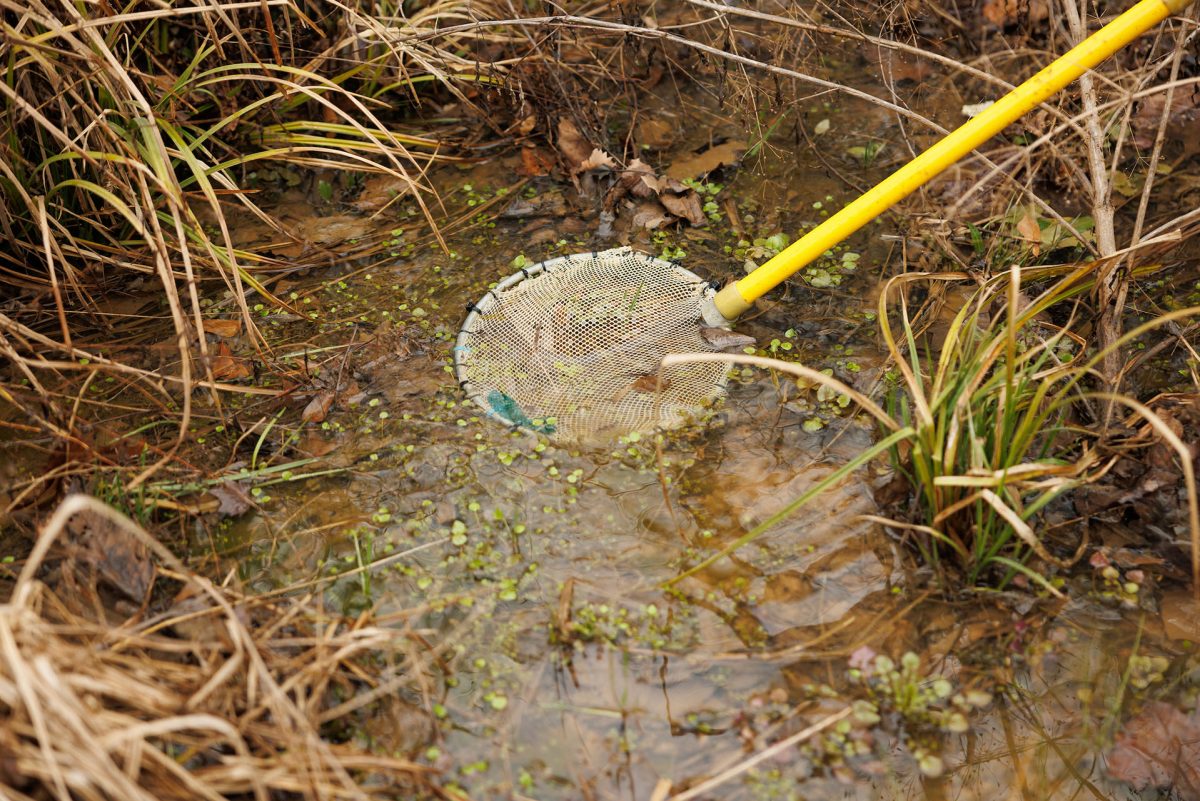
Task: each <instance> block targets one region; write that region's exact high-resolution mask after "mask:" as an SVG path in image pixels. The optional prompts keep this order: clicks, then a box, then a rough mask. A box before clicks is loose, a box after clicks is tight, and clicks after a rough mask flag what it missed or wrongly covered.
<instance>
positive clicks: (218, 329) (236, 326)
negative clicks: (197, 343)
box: [203, 320, 242, 337]
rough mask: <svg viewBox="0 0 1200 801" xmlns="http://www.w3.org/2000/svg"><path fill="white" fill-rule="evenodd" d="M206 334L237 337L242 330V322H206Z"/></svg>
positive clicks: (204, 322)
mask: <svg viewBox="0 0 1200 801" xmlns="http://www.w3.org/2000/svg"><path fill="white" fill-rule="evenodd" d="M203 324H204V333H206V334H216V335H217V336H219V337H236V336H237V335H238V334H239V333H240V332H241V330H242V321H241V320H204V321H203Z"/></svg>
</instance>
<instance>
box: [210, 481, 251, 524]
mask: <svg viewBox="0 0 1200 801" xmlns="http://www.w3.org/2000/svg"><path fill="white" fill-rule="evenodd" d="M208 494H209V495H211V496H213V497H214V498H216V499H217V503H218V504H219V506H217V514H219V515H220V516H221V517H237V516H238V515H240V514H242V513H244V512H248V511H250V510H251V509H253V508H254V501H253V500H252V499H251V498H250V493H248V492H246V489H245V487H243V486H242V485H241V484H239V483H237V482H236V481H226V482H225V483H224V484H219V485H217V486H215V487H212V488H210V489H209V491H208Z"/></svg>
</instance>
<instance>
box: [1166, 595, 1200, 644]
mask: <svg viewBox="0 0 1200 801" xmlns="http://www.w3.org/2000/svg"><path fill="white" fill-rule="evenodd" d="M1159 606H1160V609H1161V610H1162V621H1163V629H1164V630H1165V632H1166V635H1167V636H1168V637H1170V638H1171V639H1172V640H1189V641H1191V642H1200V601H1197V600H1196V597H1195V596H1194V595H1192V592H1191V590H1175V591H1173V592H1168V593H1164V594H1163V597H1162V601H1161V603H1160V605H1159Z"/></svg>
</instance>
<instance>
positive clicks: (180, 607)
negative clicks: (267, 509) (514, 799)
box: [0, 495, 435, 801]
mask: <svg viewBox="0 0 1200 801" xmlns="http://www.w3.org/2000/svg"><path fill="white" fill-rule="evenodd" d="M73 516H82V517H86V518H87V519H88V520H89V521H90V523H91V525H93V526H102V527H107V529H108V530H109V531H110V532H119V533H120V536H121V537H125V538H128V540H127V541H129V542H137V543H140V544H141V545H142V546H143V547H145V548H146V549H148V550H149V551H150V552H152V553H153V554H154V555H155V557H156V558H157V560H158V561H159V563H160V569H159V575H160V579H162V580H166V581H167V582H177V583H179V584H181V585H182V587H183V589H182V591H181V592H180V593H179V594H178V595H177V596H176V601H175V602H174V603H173V605H171V607H170V608H169V609H168V610H167V611H165V612H163V613H161V614H154V615H150V616H142V615H135V616H134V617H132V618H130V619H128V620H124V621H119V622H113V621H111V620H108V619H106V617H104V616H102V615H101V614H98V613H97V612H96V609H95V607H90V606H89V605H88V604H86V603H84V602H82V601H81V596H82V597H84V598H86V596H87V594H88V593H80V592H79V590H78V587H75V588H72V587H71V586H70V582H69V581H66V580H65V579H66V575H67V570H66V568H65V567H60V569H59V570H58V571H57V573H58V575H59V577H60V580H61V581H63V582H64V584H63V586H62V587H61V589H56V588H54V587H52V586H50V585H49V584H47V583H44V582H43V581H40V580H39V579H38V578H37V576H38V575H39V574H40V573H44V572H45V569H44V568H45V558H46V555H47V553H48V552H50V550H51V548H52V546H56V545H57V543H56V540H58V539H59V538H60V535H61V533H62V532H63V531H64V529H65V527H66V526H67V524H68V521H69V520H70V519H72V517H73ZM76 519H78V518H76ZM110 614H111V613H110ZM385 624H386V625H385ZM432 658H434V655H433V653H432V652H430V651H429V650H428V649H426V648H425V647H424V646H423V645H422V642H421V640H420V639H419V637H417V636H415V635H414V634H413V633H412V632H411V631H409V630H408V629H407V628H406V627H405V624H404V620H403V616H399V615H397V616H394V617H393V618H392V619H390V620H387V621H382V620H369V619H366V618H364V619H359V620H350V619H343V618H340V617H338V616H335V615H330V614H327V613H326V612H324V611H323V610H322V609H321V608H320V605H319V602H318V599H317V598H314V597H313V596H297V597H292V598H288V599H286V600H274V601H271V602H264V601H261V600H254V599H247V598H245V597H242V596H240V595H238V594H237V593H236V592H233V591H230V590H229V589H227V588H224V587H220V586H217V585H215V584H213V583H212V582H210V581H208V580H207V579H205V578H202V577H200V576H197V575H195V574H193V573H192V572H191V571H189V570H187V569H186V568H184V567H183V566H182V565H181V564H180V563H179V562H178V561H177V560H176V559H174V557H172V556H171V554H170V553H169V552H167V551H166V550H165V549H163V548H162V546H161V545H159V544H158V543H157V542H156V541H155V540H154V539H153V538H151V537H150V536H149V535H147V534H146V533H145V532H144V531H142V530H141V529H140V528H139V527H138V526H136V525H135V524H133V523H132V522H131V521H129V520H128V519H127V518H125V517H123V516H122V515H120V514H119V513H117V512H115V511H113V510H112V509H110V508H109V507H107V506H105V505H103V504H101V503H100V502H99V501H96V500H95V499H93V498H89V497H87V496H83V495H73V496H70V497H69V498H67V499H66V501H64V503H63V504H62V505H61V506H60V507H59V508H58V510H57V511H56V512H55V514H54V515H53V516H52V517H51V518H50V520H49V521H48V522H47V523H46V525H45V526H44V527H43V528H42V531H41V536H40V538H39V541H38V545H37V546H36V548H35V552H34V554H33V556H32V557H31V558H30V559H29V561H27V562H26V563H25V565H24V569H23V571H22V573H21V575H20V578H19V580H18V581H17V583H16V585H15V587H14V588H13V592H12V595H11V598H10V600H9V602H8V603H6V604H4V605H0V797H3V798H7V799H20V800H21V801H24V800H25V799H35V798H39V799H40V798H54V799H60V800H61V801H68V799H96V800H97V801H98V800H99V799H113V800H114V801H116V800H117V799H120V801H134V799H138V800H142V801H168V800H169V799H180V801H182V800H183V799H187V800H188V801H192V800H193V799H241V798H254V799H258V800H259V801H265V799H269V798H283V797H287V798H291V797H298V798H321V799H342V798H346V799H350V798H356V799H363V798H368V797H406V798H415V797H420V796H423V795H425V794H426V793H433V792H435V791H434V790H433V789H432V785H431V782H430V780H431V775H430V773H429V769H428V768H427V767H425V766H422V765H418V764H415V763H413V762H411V761H409V760H408V759H406V758H405V757H404V756H401V755H397V756H387V755H381V754H378V753H372V752H370V751H368V750H366V749H364V748H362V747H360V746H356V745H354V744H351V743H342V744H337V743H332V742H330V741H329V740H328V739H327V738H325V737H323V732H328V731H330V730H331V729H336V728H337V727H339V726H343V725H353V724H354V721H355V720H356V716H357V715H360V714H362V713H363V710H364V709H365V708H366V707H368V706H369V705H370V704H372V703H375V702H376V700H377V699H378V698H380V697H389V696H396V695H401V694H404V693H406V692H408V691H409V690H411V688H412V687H414V686H416V685H417V684H418V682H417V681H416V679H417V678H418V677H419V674H420V673H421V671H422V670H424V669H425V668H426V667H427V666H428V661H429V660H430V659H432Z"/></svg>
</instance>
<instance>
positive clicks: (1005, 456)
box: [663, 265, 1200, 595]
mask: <svg viewBox="0 0 1200 801" xmlns="http://www.w3.org/2000/svg"><path fill="white" fill-rule="evenodd" d="M1057 273H1061V270H1060V269H1058V268H1025V269H1024V270H1022V269H1020V268H1017V267H1013V268H1012V269H1011V270H1010V271H1009V272H1008V273H1005V274H1001V275H999V276H996V277H994V278H992V279H990V280H989V281H988V282H987V283H985V284H984V285H983V286H982V287H980V289H979V290H978V291H976V292H975V293H974V294H973V295H972V296H971V297H970V298H969V299H968V300H967V301H966V302H965V303H963V305H962V306H961V308H959V309H958V310H957V311H955V312H954V314H953V317H952V319H951V320H950V321H949V324H948V325H947V326H946V328H945V331H944V334H939V335H938V336H934V335H932V334H929V333H927V332H925V331H923V330H922V328H921V326H919V325H918V324H917V323H916V322H915V321H914V320H915V318H917V317H919V316H920V315H912V314H910V312H909V308H908V301H907V298H906V296H905V293H904V292H903V291H897V290H904V289H906V288H908V287H909V286H910V285H913V284H916V283H928V284H942V283H952V282H961V281H967V280H970V277H969V276H967V275H965V274H962V273H941V274H934V273H907V274H904V275H901V276H898V277H896V278H893V279H892V280H891V281H889V282H888V283H887V285H886V286H885V288H884V291H883V293H882V294H881V296H880V300H879V315H878V319H879V323H880V330H881V333H882V335H883V339H884V342H885V343H886V346H887V348H888V351H889V353H890V355H891V363H892V365H893V367H892V370H891V371H889V373H888V377H887V379H886V380H887V388H886V399H885V403H884V405H883V406H882V407H881V406H880V405H878V404H876V403H875V402H874V401H872V400H871V399H870V398H867V397H865V396H864V395H862V394H861V393H859V392H856V391H855V390H854V389H852V388H850V387H848V386H846V385H845V384H843V383H842V382H840V381H838V380H837V379H836V378H833V377H832V376H829V375H826V374H824V373H822V372H819V371H817V370H813V369H810V368H807V367H804V366H802V365H798V364H795V363H790V362H783V361H778V360H774V359H767V358H762V357H754V356H732V355H724V354H709V355H705V356H700V355H697V354H686V355H676V356H667V357H666V358H665V359H664V360H663V364H664V366H666V365H671V364H678V363H684V362H689V361H728V362H740V363H749V364H755V365H758V366H761V367H768V368H770V369H774V370H779V371H781V372H785V373H790V374H793V375H796V376H799V377H802V378H804V379H805V380H806V381H807V382H809V383H815V384H822V385H825V386H828V387H830V388H832V389H833V390H835V391H836V392H839V393H843V394H845V395H846V396H847V397H849V398H850V399H851V400H852V401H853V402H854V403H856V404H857V405H858V406H859V407H860V408H861V409H863V410H864V411H866V412H867V413H869V414H870V415H872V416H873V417H874V418H875V419H876V420H877V421H878V423H879V424H880V425H881V427H882V429H883V436H882V438H881V439H880V440H879V441H878V442H876V443H875V444H874V445H873V446H872V447H870V448H868V449H867V450H865V451H863V452H862V453H861V454H859V455H858V456H856V457H855V458H854V459H852V460H851V461H850V462H848V463H847V464H845V465H843V466H842V467H840V468H838V469H837V470H835V471H834V472H832V473H831V474H830V475H829V476H827V477H826V478H825V479H824V480H823V481H821V482H818V483H817V484H815V485H814V486H813V487H811V488H810V489H809V490H807V491H806V492H805V493H804V494H803V495H801V496H800V497H798V498H796V499H795V500H793V501H792V502H791V503H789V504H788V505H787V506H786V507H784V508H783V509H782V510H781V511H779V512H777V513H776V514H774V515H772V516H771V517H770V518H768V519H767V520H764V521H763V522H761V523H759V524H758V525H757V526H755V527H754V528H753V529H751V530H750V531H749V532H747V533H746V534H744V535H742V536H741V537H739V538H737V539H736V540H735V541H734V542H733V543H731V544H730V545H729V546H728V547H726V548H725V549H724V550H722V551H721V552H719V553H717V554H714V555H712V556H710V557H709V558H707V559H705V560H704V561H702V562H701V563H700V564H698V565H696V566H694V567H692V568H691V569H689V570H687V571H686V572H684V573H682V574H681V575H680V576H678V577H676V578H675V579H673V580H672V581H671V582H669V583H672V584H673V583H675V582H677V581H679V580H680V579H682V578H684V577H685V576H689V575H692V574H694V573H696V572H698V571H700V570H703V569H704V568H706V567H708V566H709V565H711V564H713V563H714V562H716V561H717V560H718V559H721V558H723V557H724V556H726V555H728V554H729V553H732V552H733V551H734V550H736V549H738V548H740V547H742V546H743V545H745V544H747V543H749V542H751V541H753V540H754V539H757V538H758V537H759V536H761V535H762V534H764V533H765V532H766V531H768V530H769V529H770V528H772V527H773V526H774V525H776V524H777V523H779V522H780V521H782V520H784V519H786V518H787V517H789V516H791V515H792V514H794V513H795V512H796V511H797V510H799V509H800V508H801V507H803V506H805V505H806V504H808V503H809V502H810V501H811V500H813V499H814V498H816V497H817V496H818V495H820V494H821V493H823V492H824V491H825V490H826V489H828V488H830V487H831V486H833V485H835V484H836V483H838V482H840V481H841V480H842V479H843V478H845V477H846V476H847V475H849V474H850V473H851V472H852V471H854V470H855V469H857V468H859V467H861V466H863V465H865V464H867V463H868V462H870V461H871V460H872V459H875V458H876V457H877V456H880V455H881V454H885V453H886V454H887V455H888V457H889V458H890V460H891V463H892V466H893V468H894V470H895V471H896V475H897V476H898V477H899V478H900V479H902V480H903V482H904V483H905V485H906V489H907V492H906V495H907V498H908V502H907V503H904V504H901V506H903V507H904V508H900V509H892V510H889V511H890V514H891V515H892V517H889V518H884V517H876V516H872V517H871V519H873V520H875V521H877V522H881V523H883V524H885V525H888V526H890V527H892V528H894V529H898V530H901V531H903V532H905V533H906V535H908V537H909V539H910V540H911V542H912V543H914V545H915V546H916V550H917V551H918V553H919V555H920V557H921V559H922V561H923V562H925V563H926V564H928V565H930V566H932V567H933V568H934V570H935V571H936V572H937V574H938V576H939V577H940V579H941V580H942V583H943V586H945V587H953V586H958V585H960V584H962V583H966V584H968V585H972V586H974V585H985V586H990V587H996V588H1003V587H1005V586H1007V585H1008V584H1009V583H1010V582H1011V581H1012V579H1013V578H1014V577H1015V576H1017V575H1023V576H1025V577H1026V578H1027V579H1029V580H1030V581H1032V582H1034V583H1035V584H1036V585H1038V586H1040V587H1041V588H1042V589H1044V590H1045V591H1047V592H1049V593H1051V594H1054V595H1059V594H1060V592H1059V589H1058V587H1057V585H1058V581H1057V580H1056V579H1055V578H1054V576H1053V575H1052V574H1053V572H1054V571H1055V570H1056V569H1066V568H1068V567H1070V566H1071V565H1072V564H1074V563H1075V562H1076V561H1077V560H1078V559H1079V557H1080V556H1081V555H1082V554H1083V553H1084V551H1085V549H1086V546H1087V542H1086V541H1083V542H1078V543H1074V544H1071V546H1070V548H1069V549H1068V551H1067V552H1066V553H1056V549H1055V548H1054V547H1052V545H1051V544H1048V543H1047V541H1046V537H1045V532H1046V530H1047V528H1048V527H1047V526H1046V525H1045V515H1046V513H1047V512H1048V511H1049V510H1051V509H1052V508H1053V504H1054V502H1055V501H1056V500H1058V499H1060V498H1063V497H1064V496H1066V495H1067V494H1069V493H1070V492H1071V491H1072V490H1074V489H1077V488H1078V487H1080V486H1082V485H1084V484H1087V483H1089V482H1092V481H1096V480H1098V479H1100V478H1101V477H1102V476H1103V475H1104V474H1105V473H1106V472H1107V471H1108V469H1109V468H1110V467H1111V466H1112V457H1106V456H1102V455H1101V453H1102V451H1101V449H1100V447H1099V445H1100V443H1101V440H1102V437H1103V436H1104V431H1105V426H1104V424H1103V421H1104V419H1105V416H1106V415H1107V414H1108V413H1109V412H1108V407H1109V406H1110V405H1112V404H1116V405H1121V406H1125V407H1127V408H1129V409H1131V410H1132V411H1133V412H1134V413H1135V414H1137V415H1139V416H1140V417H1142V418H1143V419H1144V420H1145V421H1146V422H1147V423H1149V424H1150V426H1151V427H1152V428H1153V429H1154V431H1155V433H1156V434H1157V435H1158V436H1160V437H1161V438H1162V439H1163V440H1164V441H1165V442H1166V443H1167V444H1168V445H1170V446H1171V447H1172V448H1173V449H1174V450H1175V452H1176V453H1177V454H1179V456H1180V464H1181V467H1182V472H1183V479H1184V484H1185V486H1186V488H1187V493H1188V503H1189V513H1190V522H1191V536H1192V551H1193V570H1194V572H1195V573H1196V575H1197V577H1200V508H1198V503H1197V497H1196V483H1195V476H1194V473H1193V468H1192V464H1191V458H1190V456H1189V452H1188V450H1187V448H1186V446H1185V445H1184V444H1183V442H1182V441H1181V440H1180V439H1179V437H1178V436H1176V435H1175V434H1174V433H1173V432H1172V431H1171V430H1170V429H1169V428H1168V427H1167V425H1166V424H1165V423H1164V422H1163V421H1162V420H1161V419H1160V418H1159V417H1158V416H1157V415H1155V414H1154V412H1153V411H1152V410H1150V409H1149V408H1147V407H1146V406H1144V405H1142V404H1141V403H1139V402H1137V401H1135V400H1133V399H1132V398H1128V397H1124V396H1118V395H1109V394H1104V393H1099V392H1089V391H1088V390H1087V386H1088V383H1089V378H1090V377H1092V376H1094V374H1095V373H1094V367H1095V365H1096V364H1097V363H1098V362H1099V361H1100V359H1102V358H1103V356H1104V353H1103V352H1101V353H1095V354H1088V352H1087V349H1086V344H1087V343H1086V342H1085V341H1084V340H1083V338H1082V337H1080V336H1078V335H1077V334H1075V333H1073V332H1072V331H1071V330H1070V327H1071V321H1072V320H1074V317H1075V315H1074V311H1075V307H1074V301H1075V299H1076V298H1078V297H1079V296H1080V295H1081V294H1082V293H1084V292H1086V291H1087V290H1089V289H1091V287H1092V285H1093V279H1094V269H1093V265H1085V266H1083V267H1080V268H1078V269H1076V270H1074V271H1073V272H1071V273H1070V274H1068V275H1067V276H1065V277H1061V278H1058V279H1057V280H1053V281H1052V282H1051V283H1050V284H1049V285H1048V286H1047V288H1046V289H1044V290H1043V291H1042V292H1041V294H1039V295H1037V296H1036V297H1033V298H1032V299H1028V298H1026V297H1025V295H1024V294H1023V293H1022V291H1021V283H1022V278H1023V277H1025V276H1033V277H1039V278H1044V279H1047V280H1049V279H1050V278H1051V277H1053V276H1055V275H1056V274H1057ZM1051 313H1053V314H1054V315H1055V316H1057V318H1058V319H1060V320H1063V322H1062V323H1061V324H1055V323H1053V322H1051V321H1050V315H1051ZM1197 313H1200V309H1182V310H1178V311H1175V312H1171V313H1169V314H1166V315H1163V316H1161V317H1158V318H1156V319H1154V320H1152V321H1150V322H1148V323H1146V324H1144V325H1142V326H1139V327H1137V328H1135V329H1133V330H1131V331H1129V332H1128V333H1126V334H1125V335H1124V336H1123V337H1122V338H1121V339H1120V340H1119V341H1118V343H1117V346H1118V347H1121V346H1124V345H1125V344H1126V343H1128V342H1129V341H1131V340H1134V339H1136V338H1137V337H1139V336H1141V335H1142V334H1144V333H1145V332H1146V331H1147V330H1149V329H1151V328H1154V327H1156V326H1159V325H1163V324H1165V323H1168V322H1170V321H1172V320H1176V319H1180V318H1183V317H1188V316H1195V315H1196V314H1197ZM1064 318H1065V319H1064ZM893 319H895V320H896V321H897V322H898V324H899V332H900V335H899V337H897V336H896V333H895V332H894V330H893V328H892V325H893V323H892V320H893ZM1072 551H1073V552H1072ZM951 573H953V574H954V576H953V578H954V580H950V579H951V578H952V576H951V575H950V574H951Z"/></svg>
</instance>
